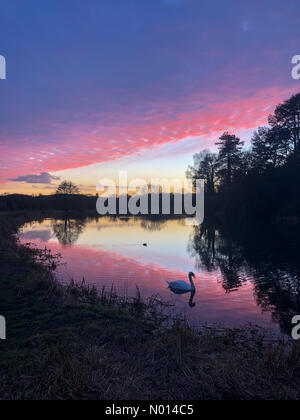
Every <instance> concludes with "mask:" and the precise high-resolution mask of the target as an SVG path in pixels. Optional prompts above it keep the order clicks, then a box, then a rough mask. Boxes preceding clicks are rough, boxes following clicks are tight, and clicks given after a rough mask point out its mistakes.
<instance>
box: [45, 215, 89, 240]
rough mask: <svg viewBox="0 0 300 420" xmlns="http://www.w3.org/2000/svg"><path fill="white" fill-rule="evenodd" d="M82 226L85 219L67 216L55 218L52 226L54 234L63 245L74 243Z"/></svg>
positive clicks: (82, 228)
mask: <svg viewBox="0 0 300 420" xmlns="http://www.w3.org/2000/svg"><path fill="white" fill-rule="evenodd" d="M84 227H85V221H83V220H74V219H69V218H65V219H64V220H55V222H54V223H53V226H52V228H53V232H54V233H55V236H56V237H57V239H58V241H59V242H60V243H61V244H62V245H63V246H64V247H70V246H72V245H73V244H75V243H76V242H77V241H78V238H79V236H80V234H81V233H82V232H83V230H84Z"/></svg>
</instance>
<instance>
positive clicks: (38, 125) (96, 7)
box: [0, 0, 300, 194]
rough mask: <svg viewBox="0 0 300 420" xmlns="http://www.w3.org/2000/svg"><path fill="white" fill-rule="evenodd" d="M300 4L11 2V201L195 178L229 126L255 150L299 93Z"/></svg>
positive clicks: (1, 180) (4, 153)
mask: <svg viewBox="0 0 300 420" xmlns="http://www.w3.org/2000/svg"><path fill="white" fill-rule="evenodd" d="M299 35H300V14H299V1H297V0H286V1H285V2H284V4H283V2H282V0H280V1H278V0H272V1H270V0H264V1H255V0H254V1H252V2H242V1H238V0H226V1H220V0H209V1H208V0H201V1H199V0H86V1H82V0H52V1H51V2H43V1H38V0H26V1H25V0H10V1H9V2H3V3H2V4H1V15H0V54H1V55H3V56H5V58H6V61H7V80H0V98H1V101H0V193H4V192H11V193H13V192H22V193H44V194H48V193H51V192H53V191H54V190H55V188H56V185H57V184H58V183H59V182H60V180H63V179H70V180H73V181H74V182H76V183H78V184H79V185H80V188H81V190H82V191H83V192H87V193H96V184H97V181H98V180H99V179H100V178H103V177H108V176H111V177H115V176H116V173H117V172H118V171H119V170H120V169H122V170H128V171H129V174H130V176H139V177H147V178H150V177H152V176H153V177H157V176H164V177H166V176H169V177H173V176H177V177H178V176H183V175H184V172H185V170H186V167H187V165H188V164H190V163H192V156H193V154H194V153H195V152H197V151H200V150H202V149H205V148H208V147H213V145H214V142H215V140H216V138H217V137H218V136H219V135H220V134H221V133H222V132H224V131H233V132H235V133H237V134H238V135H240V136H241V138H242V139H243V140H245V141H249V139H250V138H251V134H252V132H253V130H254V129H255V127H257V126H259V125H263V124H265V123H266V118H267V116H268V113H271V112H272V111H273V110H274V106H275V105H276V104H277V103H278V102H280V101H282V100H284V99H286V98H288V97H289V96H290V95H291V94H293V93H296V92H299V91H300V80H298V81H296V80H293V79H292V77H291V70H292V64H291V59H292V57H293V56H294V55H296V54H300V41H299V40H300V36H299Z"/></svg>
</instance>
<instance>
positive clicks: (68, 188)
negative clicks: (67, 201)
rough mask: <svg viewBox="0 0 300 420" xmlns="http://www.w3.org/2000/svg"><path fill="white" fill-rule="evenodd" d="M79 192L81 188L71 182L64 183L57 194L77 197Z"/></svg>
mask: <svg viewBox="0 0 300 420" xmlns="http://www.w3.org/2000/svg"><path fill="white" fill-rule="evenodd" d="M79 192H80V191H79V187H78V186H77V185H76V184H74V183H73V182H71V181H63V182H62V183H61V184H60V185H59V187H58V188H57V190H56V194H65V195H75V194H79Z"/></svg>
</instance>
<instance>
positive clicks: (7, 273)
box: [0, 215, 300, 400]
mask: <svg viewBox="0 0 300 420" xmlns="http://www.w3.org/2000/svg"><path fill="white" fill-rule="evenodd" d="M23 222H24V221H23V220H22V219H21V217H20V215H19V216H18V217H16V218H15V219H13V218H10V219H9V218H3V217H2V218H0V229H1V242H0V260H1V265H0V302H1V306H0V307H1V314H3V315H5V317H6V320H7V340H6V341H0V398H1V399H164V400H172V399H223V400H224V399H299V397H300V395H299V389H300V388H299V386H300V382H299V380H300V379H299V378H300V375H299V372H300V371H299V369H300V347H299V343H297V342H296V343H292V344H288V343H286V342H283V341H278V342H276V343H275V342H272V343H270V342H268V341H266V340H264V337H263V331H262V330H258V329H256V328H254V327H251V328H250V327H248V328H244V329H239V330H237V329H236V330H234V329H220V328H217V327H215V328H202V329H200V330H199V331H196V330H195V329H193V328H191V327H190V326H188V325H187V324H186V323H185V322H184V321H183V320H178V319H177V320H174V319H170V318H167V317H166V315H165V310H164V305H163V303H162V302H160V300H159V298H158V297H156V298H153V299H149V300H147V301H143V299H142V298H141V297H140V295H139V293H137V296H136V298H134V299H132V300H130V301H128V300H126V299H120V298H118V297H117V296H115V294H114V293H113V291H108V293H105V291H103V293H102V294H101V293H100V294H99V293H97V291H96V290H95V289H94V288H90V287H87V286H85V285H84V284H80V285H76V284H74V283H71V284H70V285H69V286H68V287H64V286H62V285H61V284H60V283H59V282H58V281H57V280H56V279H55V278H54V274H53V270H54V269H55V267H56V265H57V264H58V263H59V260H57V258H56V257H55V256H52V255H50V254H49V253H48V251H47V250H43V251H41V250H34V249H30V248H28V247H25V246H22V245H21V244H20V243H18V240H17V236H16V233H17V231H18V228H19V226H20V225H21V224H22V223H23Z"/></svg>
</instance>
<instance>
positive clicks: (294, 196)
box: [187, 94, 300, 219]
mask: <svg viewBox="0 0 300 420" xmlns="http://www.w3.org/2000/svg"><path fill="white" fill-rule="evenodd" d="M268 122H269V125H268V126H267V127H259V128H258V129H257V130H256V131H255V133H254V135H253V138H252V141H251V147H250V148H248V149H246V148H245V147H244V142H243V141H241V139H240V138H238V137H237V136H235V135H234V134H230V133H228V132H225V133H224V134H223V135H222V136H221V137H220V139H219V140H218V141H217V142H216V145H217V146H218V149H219V152H218V153H211V152H210V151H209V150H205V151H203V152H201V153H198V154H196V155H195V156H194V165H193V166H190V167H189V168H188V171H187V177H189V178H191V179H193V180H194V181H195V180H196V179H205V192H206V210H207V212H206V213H207V214H210V215H211V214H214V215H215V216H217V217H218V216H219V217H221V218H224V216H226V217H231V216H233V217H234V218H235V219H236V218H237V217H239V216H240V217H251V218H259V219H270V218H271V219H276V218H295V219H296V218H297V219H299V217H300V94H297V95H294V96H292V97H291V98H290V99H288V100H287V101H285V102H284V103H282V104H279V105H278V106H277V107H276V109H275V112H274V114H272V115H270V116H269V119H268ZM208 210H209V211H208Z"/></svg>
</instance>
